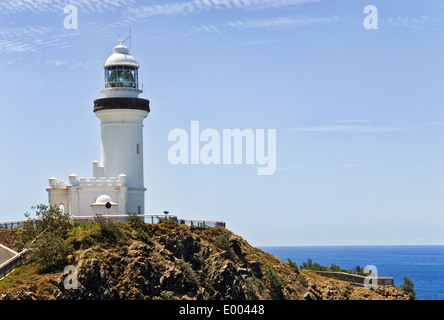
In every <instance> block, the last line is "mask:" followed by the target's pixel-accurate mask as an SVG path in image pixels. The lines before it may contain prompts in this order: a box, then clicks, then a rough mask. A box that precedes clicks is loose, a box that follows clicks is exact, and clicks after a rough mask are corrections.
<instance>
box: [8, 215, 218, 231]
mask: <svg viewBox="0 0 444 320" xmlns="http://www.w3.org/2000/svg"><path fill="white" fill-rule="evenodd" d="M102 217H103V218H105V219H109V220H111V221H128V218H129V217H130V216H129V215H103V216H102ZM138 217H140V218H141V219H142V220H143V221H144V222H145V223H151V224H156V223H161V222H165V221H174V222H177V223H179V224H186V225H189V226H196V227H207V228H215V227H225V222H224V221H215V220H199V219H178V218H177V216H174V215H169V214H168V215H166V214H144V215H138ZM94 218H95V216H77V217H72V219H73V221H75V222H90V221H93V220H94ZM25 223H29V220H15V221H4V222H0V231H2V230H11V229H20V228H23V226H24V225H25Z"/></svg>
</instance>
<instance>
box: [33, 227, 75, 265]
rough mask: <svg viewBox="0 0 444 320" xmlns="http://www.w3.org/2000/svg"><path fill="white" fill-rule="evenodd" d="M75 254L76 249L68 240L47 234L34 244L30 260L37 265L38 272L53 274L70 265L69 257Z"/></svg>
mask: <svg viewBox="0 0 444 320" xmlns="http://www.w3.org/2000/svg"><path fill="white" fill-rule="evenodd" d="M73 252H74V248H73V246H72V245H71V243H70V242H69V241H68V240H67V239H63V238H62V237H54V236H53V235H51V234H48V233H45V234H43V235H42V236H41V237H40V238H39V239H38V240H37V241H36V242H35V243H34V245H33V247H32V249H31V250H30V255H29V258H30V260H31V261H33V262H34V263H35V264H36V265H37V270H38V272H42V273H43V272H51V271H57V270H61V269H63V268H64V267H65V266H66V265H68V264H69V263H70V261H69V259H68V256H69V255H71V254H72V253H73Z"/></svg>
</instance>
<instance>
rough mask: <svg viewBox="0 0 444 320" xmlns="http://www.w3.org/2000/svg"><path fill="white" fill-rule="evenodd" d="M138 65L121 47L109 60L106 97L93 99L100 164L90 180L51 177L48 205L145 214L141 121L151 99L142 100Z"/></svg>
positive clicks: (86, 212)
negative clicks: (98, 133)
mask: <svg viewBox="0 0 444 320" xmlns="http://www.w3.org/2000/svg"><path fill="white" fill-rule="evenodd" d="M139 68H140V67H139V65H138V63H137V61H136V59H135V58H134V57H133V56H132V55H131V54H130V50H129V48H128V47H126V46H124V45H122V43H121V44H120V45H118V46H116V47H115V48H114V52H113V53H112V54H111V56H110V57H109V58H108V59H107V60H106V62H105V65H104V70H105V87H104V89H103V90H102V91H101V92H102V93H103V94H104V95H105V98H102V99H98V100H95V101H94V113H95V115H96V117H97V118H99V119H100V123H101V162H100V163H99V162H98V161H94V162H93V176H92V177H91V178H90V179H86V178H78V176H77V175H75V174H72V175H70V176H69V180H68V181H66V182H65V181H58V180H57V179H56V178H51V179H49V184H50V188H48V189H47V191H48V193H49V203H50V205H53V206H60V205H63V206H64V209H65V212H68V213H70V214H71V215H73V216H91V215H95V214H107V215H110V214H111V215H112V214H126V213H128V212H131V213H133V212H135V213H137V214H144V213H145V191H146V189H145V186H144V181H143V180H144V179H143V174H144V171H143V121H144V119H145V118H146V117H147V116H148V113H149V112H150V108H149V101H148V100H146V99H142V98H139V95H140V94H141V93H142V92H143V87H142V84H141V83H139Z"/></svg>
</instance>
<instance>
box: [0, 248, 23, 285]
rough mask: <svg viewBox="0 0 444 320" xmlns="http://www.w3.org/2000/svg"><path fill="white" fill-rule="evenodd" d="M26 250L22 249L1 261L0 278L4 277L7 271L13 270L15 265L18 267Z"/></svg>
mask: <svg viewBox="0 0 444 320" xmlns="http://www.w3.org/2000/svg"><path fill="white" fill-rule="evenodd" d="M26 253H27V250H26V249H25V250H23V251H22V252H20V253H19V254H17V255H15V256H14V257H12V258H11V259H9V260H8V261H6V262H4V263H2V264H1V265H0V280H2V279H3V278H5V277H6V276H7V275H8V274H9V273H11V272H12V271H14V270H15V269H16V268H17V267H19V266H20V265H21V264H22V263H23V262H25V260H26Z"/></svg>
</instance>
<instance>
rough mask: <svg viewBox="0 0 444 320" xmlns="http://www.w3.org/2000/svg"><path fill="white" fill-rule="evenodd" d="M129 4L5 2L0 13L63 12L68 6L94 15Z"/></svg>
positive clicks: (126, 0)
mask: <svg viewBox="0 0 444 320" xmlns="http://www.w3.org/2000/svg"><path fill="white" fill-rule="evenodd" d="M130 3H133V0H70V1H62V0H25V1H24V0H5V1H2V2H1V3H0V12H12V13H17V12H26V11H32V12H33V13H47V12H63V9H64V8H65V7H66V5H68V4H70V5H73V6H75V7H77V8H78V10H79V11H80V12H88V13H96V12H103V11H106V10H114V9H116V8H120V7H122V6H124V5H127V4H130Z"/></svg>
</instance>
